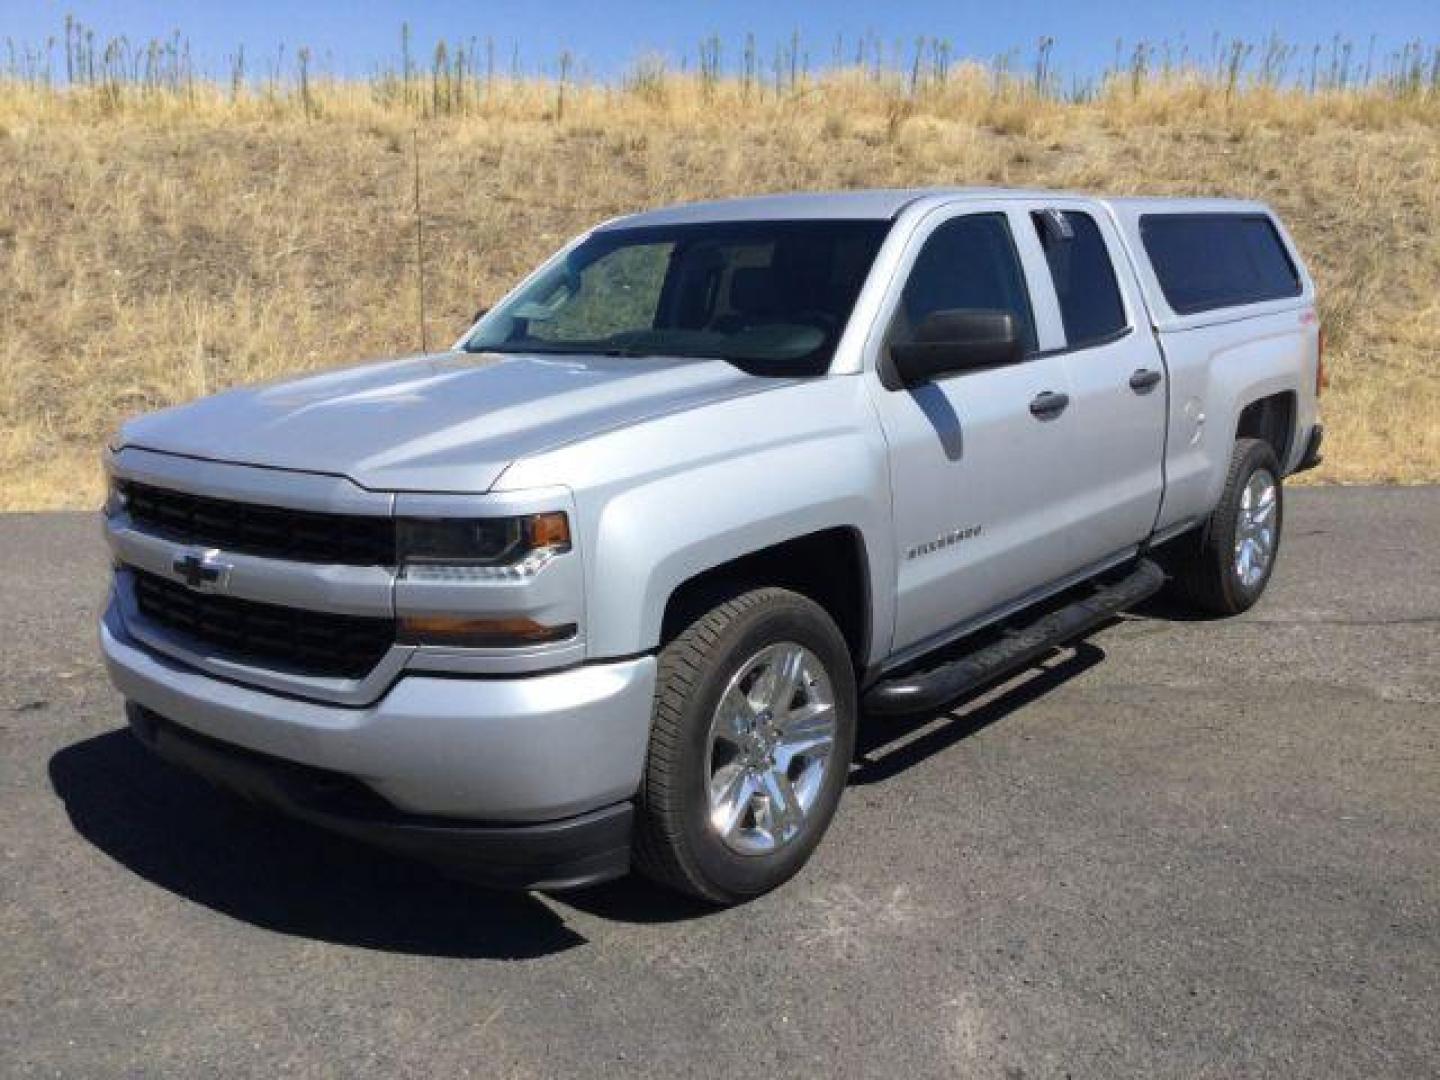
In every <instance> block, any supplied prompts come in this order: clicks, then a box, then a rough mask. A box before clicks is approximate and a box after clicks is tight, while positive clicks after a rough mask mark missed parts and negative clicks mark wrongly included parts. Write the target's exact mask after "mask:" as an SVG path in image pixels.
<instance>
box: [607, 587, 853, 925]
mask: <svg viewBox="0 0 1440 1080" xmlns="http://www.w3.org/2000/svg"><path fill="white" fill-rule="evenodd" d="M856 716H857V707H856V694H855V677H854V672H853V669H852V666H851V661H850V654H849V651H848V649H847V648H846V645H845V639H844V638H843V637H842V636H841V634H840V631H839V629H838V628H837V627H836V626H835V623H834V621H833V620H832V619H831V618H830V617H829V615H827V614H826V613H825V611H824V609H822V608H821V607H820V606H819V605H817V604H815V603H814V602H813V601H811V600H809V599H807V598H806V597H804V596H801V595H799V594H798V593H793V592H789V591H787V590H785V589H774V588H767V589H758V590H755V591H754V592H748V593H745V594H744V595H742V596H738V597H736V598H735V599H733V600H730V601H727V602H726V603H723V604H720V605H719V606H717V607H715V608H713V609H711V610H710V611H709V612H707V613H706V614H705V615H703V616H702V617H701V618H699V619H697V620H696V621H695V622H693V623H692V624H691V625H690V626H688V627H687V628H686V629H685V630H684V631H683V632H682V633H681V634H680V635H679V636H678V637H677V638H676V639H675V640H674V641H672V642H671V643H670V644H668V645H667V646H666V647H665V648H664V649H663V650H662V651H661V653H660V662H659V677H658V685H657V688H656V695H655V711H654V718H653V723H652V728H651V734H650V750H649V754H648V756H647V761H646V769H645V779H644V782H643V784H642V786H641V792H640V800H639V812H638V815H637V823H636V837H635V862H636V866H637V868H638V869H639V870H640V872H641V873H643V874H645V875H646V876H647V877H649V878H651V879H652V880H654V881H657V882H659V883H660V884H663V885H666V886H669V887H671V888H674V889H677V890H679V891H681V892H685V893H689V894H690V895H692V896H696V897H699V898H701V899H704V900H708V901H710V902H712V903H720V904H731V903H737V902H740V901H743V900H747V899H749V898H751V897H754V896H758V895H760V894H761V893H764V892H768V891H769V890H771V889H773V888H775V887H776V886H778V885H780V884H782V883H783V882H785V881H787V880H789V879H790V878H791V877H793V876H794V875H795V874H796V873H797V872H798V871H799V870H800V868H801V867H802V866H803V865H804V864H805V861H806V860H807V859H808V858H809V857H810V853H811V852H812V851H814V850H815V847H816V845H817V844H819V842H820V838H821V837H822V836H823V835H824V833H825V830H826V828H827V827H828V826H829V824H830V819H831V818H832V817H833V816H834V814H835V809H836V807H837V805H838V804H839V802H840V795H841V793H842V791H843V790H844V787H845V781H846V775H847V773H848V771H849V766H850V759H851V756H852V754H853V752H854V747H855V726H856Z"/></svg>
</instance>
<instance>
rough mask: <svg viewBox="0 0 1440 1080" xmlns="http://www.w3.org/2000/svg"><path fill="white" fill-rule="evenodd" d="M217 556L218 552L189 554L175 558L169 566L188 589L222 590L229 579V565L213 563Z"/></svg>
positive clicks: (200, 590) (202, 590)
mask: <svg viewBox="0 0 1440 1080" xmlns="http://www.w3.org/2000/svg"><path fill="white" fill-rule="evenodd" d="M219 554H220V553H219V552H218V551H206V552H201V553H196V552H190V553H189V554H186V555H181V556H179V557H178V558H176V560H175V561H174V563H172V564H171V565H172V567H173V568H174V570H175V573H177V574H179V575H180V577H181V579H182V580H183V581H184V582H185V584H186V585H189V586H190V588H192V589H195V590H197V591H199V592H213V591H216V590H219V589H223V588H224V587H225V584H226V582H227V581H228V580H229V578H230V569H231V568H230V566H229V564H228V563H222V562H217V561H215V556H217V555H219Z"/></svg>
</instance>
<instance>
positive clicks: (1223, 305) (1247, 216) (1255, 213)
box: [1136, 210, 1305, 317]
mask: <svg viewBox="0 0 1440 1080" xmlns="http://www.w3.org/2000/svg"><path fill="white" fill-rule="evenodd" d="M1151 218H1163V219H1165V220H1167V221H1176V220H1180V221H1205V220H1209V219H1212V218H1228V219H1230V220H1238V221H1261V222H1264V223H1265V225H1266V226H1267V227H1268V228H1269V229H1270V232H1271V234H1272V235H1273V236H1274V237H1275V243H1276V245H1277V246H1278V247H1279V248H1280V253H1281V254H1282V255H1283V256H1284V257H1285V264H1286V265H1287V266H1289V267H1290V273H1291V275H1292V276H1293V277H1294V278H1295V291H1294V292H1292V293H1286V294H1285V295H1283V296H1268V297H1265V298H1264V299H1260V300H1244V301H1241V302H1240V303H1235V302H1234V301H1228V300H1222V301H1218V302H1210V303H1204V304H1185V305H1181V306H1177V305H1176V304H1175V302H1174V301H1172V300H1171V299H1170V294H1169V293H1168V292H1166V290H1165V283H1164V282H1163V281H1161V280H1160V271H1159V270H1158V269H1157V268H1156V266H1155V260H1154V259H1153V258H1152V257H1151V255H1150V246H1149V245H1148V244H1146V243H1145V222H1146V221H1148V220H1150V219H1151ZM1136 227H1137V230H1138V232H1139V233H1140V246H1141V248H1142V249H1144V252H1145V261H1146V263H1147V264H1149V267H1150V273H1151V274H1152V275H1153V276H1154V278H1155V284H1156V285H1157V286H1159V289H1160V296H1161V297H1162V298H1163V299H1164V301H1165V303H1166V305H1167V306H1168V307H1169V308H1170V310H1171V311H1173V312H1174V313H1175V314H1176V315H1179V316H1181V317H1184V316H1188V315H1203V314H1205V313H1206V312H1209V311H1225V310H1239V309H1242V308H1250V307H1256V306H1257V305H1259V304H1283V303H1290V302H1293V301H1295V300H1297V299H1300V298H1302V297H1304V295H1305V279H1304V278H1303V277H1302V276H1301V275H1300V266H1299V264H1298V263H1296V261H1295V256H1294V255H1292V254H1291V253H1290V245H1289V244H1287V243H1286V242H1285V236H1284V234H1283V233H1281V231H1280V229H1279V226H1278V225H1277V224H1276V222H1275V219H1274V217H1272V216H1271V215H1270V214H1267V213H1265V212H1264V211H1263V210H1182V211H1177V212H1170V211H1163V210H1152V211H1150V212H1149V213H1146V214H1141V215H1140V216H1139V218H1138V219H1137V220H1136Z"/></svg>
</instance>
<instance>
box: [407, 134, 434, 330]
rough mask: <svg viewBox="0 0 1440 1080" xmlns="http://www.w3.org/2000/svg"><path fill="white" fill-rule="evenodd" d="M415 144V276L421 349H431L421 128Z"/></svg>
mask: <svg viewBox="0 0 1440 1080" xmlns="http://www.w3.org/2000/svg"><path fill="white" fill-rule="evenodd" d="M411 135H412V136H413V139H414V145H415V277H416V281H417V284H418V288H417V290H416V291H417V292H418V293H419V303H420V351H421V352H427V353H428V352H429V351H430V336H429V334H428V332H427V330H426V327H425V228H424V225H423V224H422V221H421V216H420V128H419V127H418V126H417V127H415V128H412V129H411Z"/></svg>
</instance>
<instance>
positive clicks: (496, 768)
mask: <svg viewBox="0 0 1440 1080" xmlns="http://www.w3.org/2000/svg"><path fill="white" fill-rule="evenodd" d="M100 643H101V648H102V650H103V652H104V654H105V661H106V665H107V667H108V669H109V673H110V678H111V680H112V681H113V682H114V684H115V686H116V687H117V688H118V689H119V690H120V692H121V693H122V694H123V695H124V696H125V697H126V698H127V699H128V700H129V701H131V702H134V703H135V704H136V705H139V706H141V707H143V708H144V709H146V710H148V711H149V712H150V713H153V714H155V715H156V716H159V717H163V718H164V719H165V720H167V721H169V722H170V723H171V724H172V725H174V726H175V727H176V728H177V729H179V730H181V732H182V733H189V734H192V735H199V736H202V737H204V738H207V739H210V740H214V741H216V742H218V743H220V744H222V745H224V746H226V747H233V748H238V749H240V750H243V751H251V752H253V753H255V754H259V755H263V756H264V757H266V758H271V759H278V760H279V761H280V762H282V763H291V764H296V765H301V766H308V767H310V768H313V769H318V770H323V771H325V772H327V773H331V774H337V775H338V776H340V777H343V778H346V779H348V780H351V781H354V782H356V783H357V784H358V785H360V786H361V787H363V788H364V789H366V790H368V791H369V792H372V793H373V794H374V795H375V796H378V798H379V799H380V800H382V801H383V803H384V804H386V805H387V806H388V807H389V808H391V810H392V811H393V813H394V815H396V817H397V820H404V819H407V818H413V817H420V818H439V819H445V820H446V821H448V822H450V823H452V824H453V823H455V822H462V823H463V822H469V823H485V825H486V826H487V827H489V826H495V827H506V828H519V827H524V826H533V825H544V824H550V825H553V824H555V823H557V822H563V821H565V820H567V819H572V818H577V817H579V816H582V815H588V814H591V813H593V812H595V811H600V810H604V809H606V808H614V807H615V806H616V805H617V804H619V803H623V802H626V801H627V800H629V799H630V798H632V797H633V796H634V794H635V792H636V791H637V790H638V789H639V785H640V777H641V772H642V770H643V768H644V763H645V752H646V745H647V742H648V738H649V728H650V710H651V700H652V697H653V694H654V687H655V659H654V657H651V656H644V657H639V658H637V659H632V660H625V661H618V662H614V663H604V664H588V665H583V666H580V667H574V668H570V669H568V670H565V671H559V672H552V673H548V674H543V675H530V676H522V677H513V678H476V677H468V678H461V677H445V676H422V675H404V676H402V677H400V678H399V679H398V680H397V681H396V682H395V684H394V685H393V686H392V687H391V688H390V690H389V691H388V692H387V693H385V694H384V695H383V696H382V697H380V698H379V700H377V701H375V702H374V703H372V704H370V705H366V706H363V707H350V706H344V705H336V704H332V703H328V702H318V701H306V700H300V699H297V698H292V697H286V696H283V695H280V694H275V693H269V692H266V691H264V690H261V689H257V688H254V687H249V686H242V685H239V684H237V683H232V682H228V681H225V680H223V679H218V678H215V677H213V676H211V675H207V674H205V673H203V672H200V671H198V670H196V669H194V668H191V667H188V666H186V665H184V664H182V663H180V662H179V661H177V660H174V659H172V658H170V657H166V656H164V655H162V654H160V653H158V652H155V651H153V650H151V649H149V648H147V647H145V646H144V645H142V644H141V643H140V642H138V641H137V640H135V639H134V638H133V637H131V636H130V634H129V633H128V632H127V630H126V627H125V623H124V619H123V617H122V615H121V612H120V609H119V608H118V607H117V605H115V604H112V605H111V607H110V609H109V610H108V611H107V612H106V614H105V617H104V619H103V620H102V623H101V627H100ZM232 786H233V785H232ZM301 816H306V815H301ZM310 816H311V817H312V820H313V815H310ZM621 816H623V815H621ZM627 820H628V819H627ZM330 824H331V825H332V827H334V824H333V823H330ZM342 831H345V830H343V829H342ZM516 835H517V836H523V831H522V832H521V833H517V834H516Z"/></svg>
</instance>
